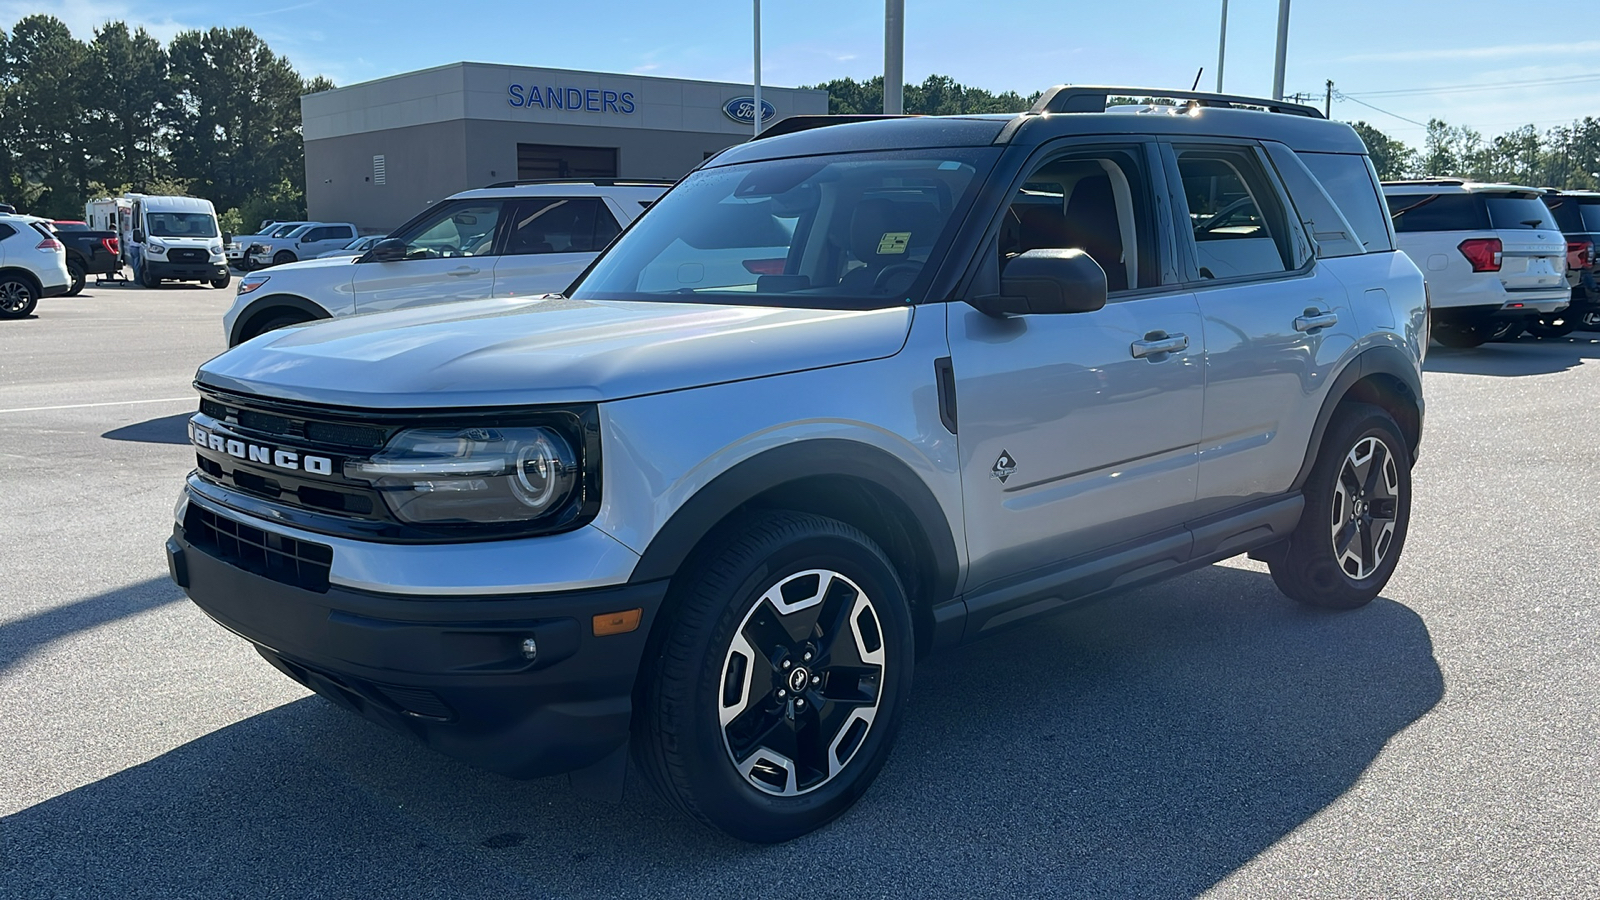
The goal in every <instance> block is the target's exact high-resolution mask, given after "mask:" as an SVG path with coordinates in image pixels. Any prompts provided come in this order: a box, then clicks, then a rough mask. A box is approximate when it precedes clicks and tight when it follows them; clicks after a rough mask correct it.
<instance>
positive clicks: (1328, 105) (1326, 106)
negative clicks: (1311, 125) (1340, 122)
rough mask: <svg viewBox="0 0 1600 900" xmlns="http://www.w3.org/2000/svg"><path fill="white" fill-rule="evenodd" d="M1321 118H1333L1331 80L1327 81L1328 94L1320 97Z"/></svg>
mask: <svg viewBox="0 0 1600 900" xmlns="http://www.w3.org/2000/svg"><path fill="white" fill-rule="evenodd" d="M1322 117H1323V118H1324V119H1331V118H1333V79H1332V78H1329V79H1328V92H1327V93H1326V94H1324V95H1322Z"/></svg>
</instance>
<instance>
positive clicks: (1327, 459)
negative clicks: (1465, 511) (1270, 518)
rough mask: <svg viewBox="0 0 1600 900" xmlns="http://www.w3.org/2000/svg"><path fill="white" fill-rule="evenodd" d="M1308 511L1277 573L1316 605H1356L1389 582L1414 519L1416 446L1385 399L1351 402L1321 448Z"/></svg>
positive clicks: (1275, 564)
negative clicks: (1411, 445)
mask: <svg viewBox="0 0 1600 900" xmlns="http://www.w3.org/2000/svg"><path fill="white" fill-rule="evenodd" d="M1305 498H1306V505H1305V511H1304V512H1303V513H1302V514H1301V516H1300V524H1299V525H1298V526H1297V527H1296V528H1295V531H1294V533H1293V534H1291V535H1290V536H1289V543H1288V547H1287V548H1286V549H1285V551H1284V552H1283V553H1282V554H1281V555H1278V556H1276V557H1274V558H1273V559H1272V560H1271V561H1270V562H1269V566H1270V568H1271V571H1272V580H1273V581H1274V582H1276V583H1277V585H1278V589H1279V590H1281V591H1283V592H1284V593H1285V594H1287V595H1288V596H1289V597H1291V598H1292V599H1294V600H1298V601H1300V602H1301V603H1305V604H1307V605H1310V606H1322V607H1327V608H1331V609H1354V608H1356V607H1358V606H1364V605H1366V604H1367V603H1369V602H1371V601H1372V598H1374V597H1376V596H1378V592H1379V591H1381V590H1383V586H1384V585H1385V584H1387V583H1388V582H1389V576H1390V575H1392V574H1393V573H1394V567H1395V564H1396V563H1397V562H1399V559H1400V551H1401V549H1402V548H1403V547H1404V545H1405V541H1406V529H1407V526H1408V525H1409V523H1410V521H1411V451H1410V448H1409V447H1408V446H1407V445H1406V442H1405V438H1404V437H1403V436H1402V435H1401V433H1400V426H1398V425H1396V424H1395V421H1394V417H1392V416H1390V415H1389V413H1388V412H1387V411H1386V410H1384V409H1383V408H1381V407H1378V406H1372V405H1369V404H1366V403H1350V404H1346V405H1344V406H1342V407H1340V409H1339V410H1338V411H1337V412H1335V413H1334V417H1333V421H1332V422H1330V423H1328V430H1327V432H1326V434H1325V435H1324V437H1323V439H1322V446H1321V447H1320V448H1319V449H1318V451H1317V461H1316V462H1315V463H1314V464H1313V466H1312V469H1311V477H1310V478H1308V479H1307V480H1306V486H1305Z"/></svg>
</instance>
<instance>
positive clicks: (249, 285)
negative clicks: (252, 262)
mask: <svg viewBox="0 0 1600 900" xmlns="http://www.w3.org/2000/svg"><path fill="white" fill-rule="evenodd" d="M271 278H272V276H270V275H250V276H247V277H245V278H241V279H239V294H240V295H241V296H242V295H244V294H248V293H250V292H251V291H254V290H255V289H256V288H259V287H261V286H262V285H263V284H266V283H267V282H268V281H269V280H271Z"/></svg>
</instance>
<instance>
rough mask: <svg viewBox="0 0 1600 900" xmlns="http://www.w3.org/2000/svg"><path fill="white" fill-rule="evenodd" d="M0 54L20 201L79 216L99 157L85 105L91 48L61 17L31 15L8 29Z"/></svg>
mask: <svg viewBox="0 0 1600 900" xmlns="http://www.w3.org/2000/svg"><path fill="white" fill-rule="evenodd" d="M6 60H7V69H8V70H9V72H10V73H11V77H10V79H9V81H10V84H9V88H8V90H7V100H6V108H5V112H6V117H5V121H6V127H5V130H6V131H8V132H10V137H11V139H12V141H13V143H12V147H13V148H14V151H13V153H14V159H15V162H14V164H13V165H14V166H15V167H16V169H17V172H16V174H15V175H14V176H13V177H14V178H15V179H16V180H17V181H18V182H19V184H18V188H19V190H20V194H21V197H20V199H22V200H23V201H24V202H26V203H27V205H28V206H29V207H30V209H29V211H30V212H33V213H35V214H37V215H43V216H51V217H56V218H77V217H78V216H79V215H81V214H82V211H83V201H84V195H85V194H87V193H88V190H89V181H90V178H91V177H92V176H93V175H94V174H95V170H96V169H97V167H98V165H99V163H100V160H99V159H98V157H97V156H96V155H95V154H94V153H93V144H92V141H91V139H90V130H91V129H90V128H89V126H88V124H87V123H86V118H87V117H86V116H85V110H84V105H83V98H84V97H85V96H87V95H88V93H89V91H88V90H87V84H86V81H87V78H88V70H89V68H90V66H89V49H88V48H87V47H86V46H84V44H83V43H82V42H80V41H78V40H76V39H74V38H73V36H72V32H70V31H69V30H67V26H66V25H64V24H62V23H61V21H60V20H59V19H56V18H55V17H53V16H46V15H32V16H28V17H27V18H25V19H23V20H21V21H20V22H18V23H17V24H16V25H15V26H14V27H13V28H12V30H11V39H10V41H9V42H8V45H7V48H6Z"/></svg>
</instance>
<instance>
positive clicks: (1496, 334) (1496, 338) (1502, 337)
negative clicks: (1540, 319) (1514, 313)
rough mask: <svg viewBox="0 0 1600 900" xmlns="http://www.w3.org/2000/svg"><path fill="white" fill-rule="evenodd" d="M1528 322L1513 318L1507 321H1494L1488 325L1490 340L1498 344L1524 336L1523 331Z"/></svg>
mask: <svg viewBox="0 0 1600 900" xmlns="http://www.w3.org/2000/svg"><path fill="white" fill-rule="evenodd" d="M1527 327H1528V323H1527V322H1524V321H1523V320H1521V319H1512V320H1510V321H1506V322H1493V323H1490V325H1489V326H1488V331H1487V335H1488V338H1489V340H1490V341H1493V342H1495V343H1497V344H1507V343H1510V342H1511V341H1514V340H1516V339H1517V338H1519V337H1522V332H1523V331H1525V330H1526V329H1527Z"/></svg>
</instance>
